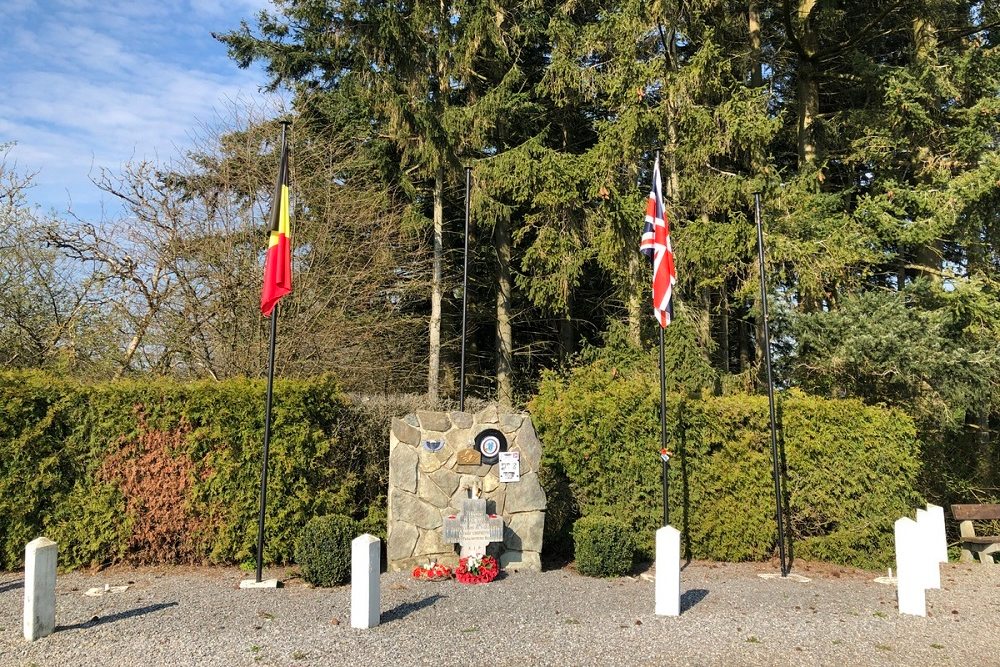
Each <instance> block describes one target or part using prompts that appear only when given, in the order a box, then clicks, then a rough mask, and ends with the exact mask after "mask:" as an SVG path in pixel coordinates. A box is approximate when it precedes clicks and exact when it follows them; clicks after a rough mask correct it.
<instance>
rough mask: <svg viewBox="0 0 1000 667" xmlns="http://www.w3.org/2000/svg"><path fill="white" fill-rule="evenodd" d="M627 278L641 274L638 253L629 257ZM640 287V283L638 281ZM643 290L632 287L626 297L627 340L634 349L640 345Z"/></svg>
mask: <svg viewBox="0 0 1000 667" xmlns="http://www.w3.org/2000/svg"><path fill="white" fill-rule="evenodd" d="M628 263H629V276H638V275H640V272H641V270H642V269H641V262H640V261H639V253H638V252H634V253H632V254H630V255H629V260H628ZM639 284H640V285H641V284H642V281H641V280H640V283H639ZM644 291H645V290H644V289H637V288H635V287H633V288H632V289H631V290H630V291H629V296H628V340H629V342H630V343H631V344H632V345H634V346H635V347H639V346H640V345H642V295H643V292H644Z"/></svg>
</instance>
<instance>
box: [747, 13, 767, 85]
mask: <svg viewBox="0 0 1000 667" xmlns="http://www.w3.org/2000/svg"><path fill="white" fill-rule="evenodd" d="M758 3H759V0H750V2H749V8H748V11H747V20H748V22H749V25H750V87H751V88H759V87H761V86H763V85H764V71H763V58H762V56H761V48H760V7H759V6H758Z"/></svg>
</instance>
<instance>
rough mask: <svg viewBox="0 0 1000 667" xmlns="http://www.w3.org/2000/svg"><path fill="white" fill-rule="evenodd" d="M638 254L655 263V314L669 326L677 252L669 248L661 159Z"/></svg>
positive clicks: (650, 194) (655, 169)
mask: <svg viewBox="0 0 1000 667" xmlns="http://www.w3.org/2000/svg"><path fill="white" fill-rule="evenodd" d="M639 251H640V252H642V254H644V255H645V256H646V257H649V258H650V259H651V260H653V315H654V316H655V317H656V321H657V322H659V323H660V326H661V327H666V326H667V325H668V324H670V320H671V319H673V314H674V301H673V294H674V285H675V284H676V283H677V269H676V268H675V267H674V249H673V246H671V245H670V228H669V227H668V225H667V213H666V211H665V210H664V208H663V188H662V186H661V185H660V156H659V155H657V156H656V162H655V163H654V165H653V188H652V190H650V191H649V202H648V203H647V204H646V227H645V228H644V229H643V231H642V243H640V244H639Z"/></svg>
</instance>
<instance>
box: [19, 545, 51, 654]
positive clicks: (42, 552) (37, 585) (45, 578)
mask: <svg viewBox="0 0 1000 667" xmlns="http://www.w3.org/2000/svg"><path fill="white" fill-rule="evenodd" d="M58 550H59V547H58V546H56V543H55V542H53V541H52V540H50V539H49V538H47V537H39V538H38V539H35V540H32V541H31V542H28V545H27V546H26V547H25V548H24V638H25V639H27V640H28V641H29V642H33V641H35V640H36V639H41V638H42V637H47V636H48V635H51V634H52V632H53V631H54V630H55V629H56V555H57V553H58Z"/></svg>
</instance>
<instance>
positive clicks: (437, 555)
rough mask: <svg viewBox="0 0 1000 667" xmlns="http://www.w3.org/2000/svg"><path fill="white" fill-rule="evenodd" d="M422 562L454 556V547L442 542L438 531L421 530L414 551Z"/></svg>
mask: <svg viewBox="0 0 1000 667" xmlns="http://www.w3.org/2000/svg"><path fill="white" fill-rule="evenodd" d="M414 553H415V554H419V555H420V556H421V557H422V558H423V559H424V561H425V562H426V561H429V560H441V559H442V558H443V557H445V556H454V555H455V545H454V544H449V543H448V542H445V541H444V538H443V536H442V534H441V531H440V530H421V531H420V537H418V538H417V546H416V549H415V550H414Z"/></svg>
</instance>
